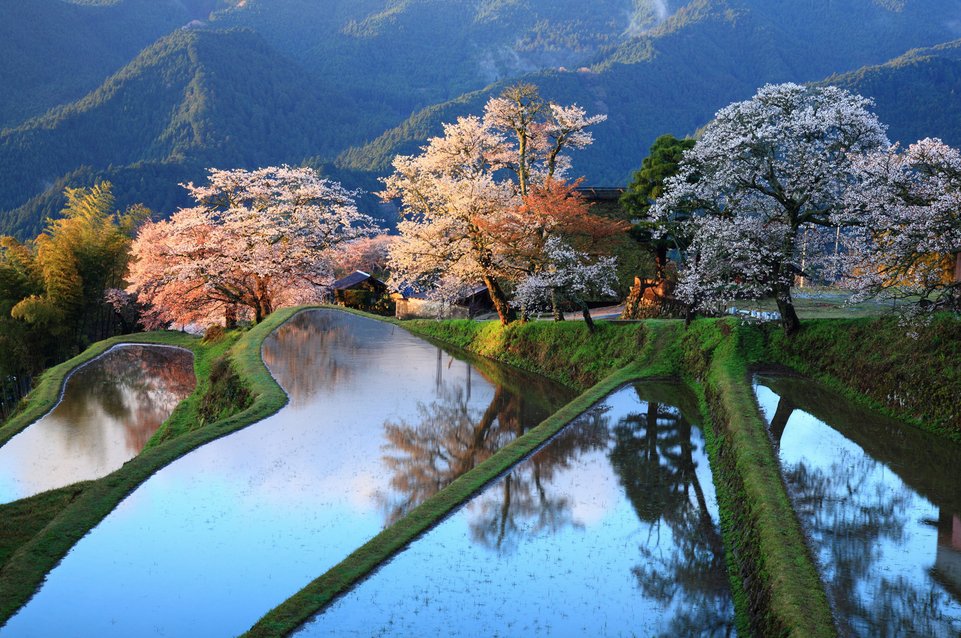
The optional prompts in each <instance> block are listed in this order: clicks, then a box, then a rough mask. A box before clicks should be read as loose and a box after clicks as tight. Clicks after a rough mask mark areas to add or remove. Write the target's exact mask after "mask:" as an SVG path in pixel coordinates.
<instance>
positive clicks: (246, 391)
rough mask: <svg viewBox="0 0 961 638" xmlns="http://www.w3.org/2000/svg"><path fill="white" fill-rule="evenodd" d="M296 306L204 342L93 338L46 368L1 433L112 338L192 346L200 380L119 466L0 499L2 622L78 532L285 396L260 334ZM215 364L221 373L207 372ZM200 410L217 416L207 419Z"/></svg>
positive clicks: (38, 412)
mask: <svg viewBox="0 0 961 638" xmlns="http://www.w3.org/2000/svg"><path fill="white" fill-rule="evenodd" d="M295 312H296V309H284V310H281V311H278V312H276V313H274V314H273V315H271V316H270V317H269V318H268V319H267V320H265V321H264V322H262V323H261V324H259V325H257V326H255V327H253V328H252V329H250V330H249V331H247V332H244V333H242V334H228V335H226V336H225V337H224V338H223V339H222V340H220V341H217V342H215V343H207V344H205V343H202V342H201V341H200V340H199V339H196V338H193V337H189V336H187V335H182V334H179V333H154V334H146V335H137V336H126V337H118V338H115V339H111V340H108V341H105V342H100V343H97V344H95V345H94V346H92V347H91V348H89V349H88V350H87V351H85V352H84V353H83V354H82V355H80V356H79V357H76V358H74V359H71V360H70V361H68V362H66V363H64V364H61V365H60V366H57V367H56V368H51V369H50V370H49V371H47V372H46V373H44V375H43V378H42V379H41V380H40V382H39V383H38V385H37V388H36V389H35V390H34V391H33V392H32V393H31V394H30V395H29V396H28V397H27V400H26V402H25V405H24V407H23V409H22V411H21V412H19V413H18V414H17V415H16V416H15V417H14V418H13V419H11V420H10V421H8V422H7V423H6V424H5V425H4V426H3V427H2V428H0V435H3V436H5V438H4V439H2V440H6V439H8V438H9V437H10V436H13V434H14V433H15V432H17V431H20V430H22V429H23V428H24V427H27V426H28V425H29V424H30V423H32V422H33V421H34V420H36V419H37V418H39V417H40V416H42V415H43V414H45V413H46V412H47V411H49V410H50V409H51V408H52V407H53V405H54V404H55V403H56V401H57V399H58V397H59V395H60V388H61V386H62V384H63V382H64V379H65V378H66V376H67V375H68V374H69V372H70V370H72V369H75V368H76V367H77V366H78V365H81V364H82V363H84V362H86V361H89V360H90V359H93V358H94V357H96V356H98V355H99V354H102V353H103V352H105V351H106V350H107V349H109V348H110V347H111V346H113V345H115V344H117V343H127V342H138V343H163V344H166V345H179V346H182V347H186V348H189V349H191V350H192V351H193V352H194V354H195V357H194V370H195V373H196V375H197V379H198V383H197V387H196V388H195V390H194V392H193V393H192V394H191V395H190V397H188V399H187V400H185V401H184V402H183V403H181V405H180V406H178V408H177V409H176V410H175V411H174V412H173V414H172V415H171V416H170V418H169V419H168V420H167V422H165V423H164V424H163V425H162V426H161V428H160V429H159V430H158V431H157V433H156V434H155V435H154V437H153V438H152V440H151V441H150V442H149V443H148V445H147V447H146V448H145V449H144V450H143V451H142V452H141V453H140V454H139V455H138V456H136V457H134V458H133V459H132V460H130V461H129V462H127V463H126V464H125V465H124V466H123V467H122V468H120V469H119V470H117V471H115V472H113V473H111V474H109V475H107V476H105V477H103V478H101V479H98V480H96V481H87V482H85V483H78V484H75V485H71V486H68V487H66V488H62V489H60V490H54V491H51V492H46V493H44V494H39V495H37V496H35V497H32V498H29V499H23V500H22V501H17V502H15V503H11V504H8V505H4V506H0V560H2V563H0V624H2V623H3V622H5V621H6V620H7V619H8V618H9V617H10V616H12V615H13V614H14V613H15V612H16V610H17V609H19V607H20V606H21V605H23V604H24V603H25V602H26V601H27V600H28V599H29V598H30V596H32V595H33V593H34V591H36V589H37V588H38V587H39V586H40V583H41V582H42V581H43V578H44V575H45V574H46V573H47V572H48V571H50V570H51V569H52V568H53V567H54V566H55V565H56V564H57V563H58V562H59V561H60V560H61V559H62V558H63V557H64V556H65V555H66V553H67V552H68V551H69V550H70V548H71V547H72V546H73V545H74V544H75V543H76V542H77V541H78V540H80V538H82V537H83V536H84V535H85V534H86V533H87V532H88V531H90V530H91V529H92V528H93V527H94V526H95V525H97V523H99V522H100V521H101V520H103V518H104V517H105V516H106V515H107V514H109V513H110V512H111V511H112V510H113V509H114V508H115V507H116V506H117V504H118V503H120V501H121V500H123V498H124V497H125V496H127V495H128V494H129V493H130V492H132V491H133V490H134V489H136V488H137V486H139V485H140V484H141V483H143V482H144V481H145V480H147V478H149V477H150V476H151V475H152V474H153V473H154V472H156V471H157V470H159V469H160V468H162V467H164V466H165V465H168V464H169V463H171V462H172V461H174V460H175V459H177V458H179V457H181V456H183V455H184V454H186V453H188V452H190V451H191V450H194V449H196V448H198V447H200V446H201V445H204V444H205V443H208V442H210V441H212V440H214V439H217V438H219V437H222V436H224V435H226V434H229V433H231V432H234V431H236V430H238V429H240V428H243V427H245V426H247V425H250V424H251V423H255V422H257V421H260V420H261V419H263V418H265V417H267V416H269V415H271V414H273V413H274V412H276V411H277V410H279V409H280V408H281V407H283V406H284V404H286V402H287V395H286V394H285V393H284V392H283V390H282V389H281V388H280V386H278V385H277V383H276V382H275V381H274V380H273V377H271V376H270V372H269V371H268V370H267V368H266V366H265V365H264V363H263V360H262V359H261V356H260V349H261V345H262V343H263V340H264V338H266V336H267V335H269V334H270V333H271V332H273V331H274V329H276V328H277V327H278V326H280V325H281V324H283V323H284V322H285V321H286V320H287V319H289V318H290V317H291V316H292V315H293V314H294V313H295ZM217 370H219V371H220V376H219V377H218V376H217V375H213V376H212V375H211V373H212V372H213V371H217ZM223 391H226V392H231V393H233V395H232V396H233V397H234V398H240V399H241V403H240V405H233V406H231V405H229V402H226V401H224V400H223V398H222V397H218V396H217V394H218V393H219V392H223ZM244 397H246V398H244ZM245 404H246V407H243V406H244V405H245ZM204 410H207V413H208V414H212V415H215V416H216V417H218V420H216V421H213V422H210V421H209V420H205V419H204V417H203V414H204ZM219 417H222V418H219Z"/></svg>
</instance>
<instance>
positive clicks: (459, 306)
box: [391, 284, 493, 319]
mask: <svg viewBox="0 0 961 638" xmlns="http://www.w3.org/2000/svg"><path fill="white" fill-rule="evenodd" d="M391 299H393V301H394V304H395V307H396V312H395V316H396V317H397V318H398V319H467V318H472V317H476V316H477V315H479V314H482V313H485V312H490V311H491V310H493V304H492V303H491V300H490V295H489V294H487V286H485V285H483V284H477V285H476V286H473V287H471V288H469V289H467V290H466V291H464V293H463V294H462V295H461V296H460V297H458V298H457V299H456V300H455V301H454V302H453V303H451V302H447V301H438V300H436V299H430V298H428V296H427V294H426V293H425V292H423V291H419V290H416V289H415V288H413V287H412V286H404V287H402V288H401V289H400V290H398V291H396V292H394V293H393V294H391Z"/></svg>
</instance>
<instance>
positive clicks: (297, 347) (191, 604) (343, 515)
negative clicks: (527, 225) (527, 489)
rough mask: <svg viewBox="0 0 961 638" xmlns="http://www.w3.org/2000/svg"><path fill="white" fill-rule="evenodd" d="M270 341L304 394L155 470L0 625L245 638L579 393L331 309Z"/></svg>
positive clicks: (41, 630)
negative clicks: (249, 630)
mask: <svg viewBox="0 0 961 638" xmlns="http://www.w3.org/2000/svg"><path fill="white" fill-rule="evenodd" d="M263 355H264V360H265V361H266V363H267V365H268V367H269V368H270V370H271V372H272V373H273V374H274V376H275V378H276V379H277V380H278V382H279V383H280V384H281V386H283V388H284V389H285V390H286V392H287V393H288V395H289V396H290V403H289V404H288V405H287V406H286V407H285V408H284V409H282V410H281V411H280V412H278V413H277V414H276V415H274V416H272V417H270V418H267V419H265V420H263V421H261V422H259V423H257V424H254V425H252V426H250V427H248V428H246V429H244V430H241V431H239V432H236V433H234V434H232V435H230V436H227V437H225V438H223V439H219V440H217V441H214V442H212V443H210V444H208V445H206V446H204V447H202V448H199V449H198V450H195V451H194V452H192V453H190V454H188V455H187V456H185V457H183V458H182V459H180V460H178V461H176V462H174V463H172V464H171V465H169V466H167V467H166V468H164V469H163V470H161V471H159V472H158V473H157V474H155V475H154V476H153V477H151V478H150V479H149V480H148V481H147V482H145V483H144V484H143V485H142V486H141V487H140V488H138V489H137V490H136V491H135V492H134V493H133V494H131V495H130V496H129V497H128V498H127V499H125V500H124V501H123V502H122V503H121V504H120V505H119V506H118V507H117V509H116V510H114V512H112V513H111V514H110V515H109V516H108V517H107V518H106V519H104V521H103V522H102V523H101V524H100V525H98V526H97V527H96V528H95V529H94V530H93V531H92V532H91V533H90V534H88V535H87V536H86V537H85V538H83V539H82V540H81V541H80V542H79V543H77V545H76V546H75V547H74V548H73V550H71V552H70V553H69V554H68V555H67V557H66V558H65V559H64V560H63V562H62V563H61V564H60V565H59V566H58V567H57V568H55V569H54V570H53V571H52V572H51V573H50V574H49V575H48V577H47V580H46V582H45V583H44V585H43V586H42V588H41V589H40V591H39V592H38V593H37V594H36V596H34V598H33V599H32V600H31V601H30V602H29V603H28V604H27V605H26V606H25V607H24V608H22V609H21V610H20V612H19V613H18V614H17V615H16V616H14V617H13V618H12V619H11V620H10V621H9V622H8V623H7V624H6V626H4V627H3V628H2V629H0V636H18V637H20V636H44V637H46V636H56V635H63V634H64V631H65V628H69V632H68V633H69V634H70V635H72V636H98V637H103V636H145V635H157V636H160V635H169V636H205V637H208V636H235V635H238V634H240V633H242V632H243V631H245V630H246V629H247V628H249V627H250V626H251V625H252V624H253V623H254V622H255V621H256V620H257V619H258V618H260V617H261V616H262V615H263V614H264V613H266V612H267V611H269V610H270V609H271V608H273V607H274V606H276V605H277V604H279V603H281V602H282V601H283V600H285V599H286V598H287V597H289V596H290V595H292V594H294V593H295V592H296V591H298V590H299V589H300V588H301V587H303V586H304V585H306V584H307V583H308V582H309V581H310V580H312V579H313V578H314V577H316V576H318V575H320V574H321V573H323V572H324V571H326V570H327V569H329V568H330V567H332V566H333V565H334V564H336V563H337V562H339V561H340V560H342V559H343V558H344V557H346V556H347V555H348V554H349V553H350V552H352V551H353V550H354V549H356V548H357V547H359V546H360V545H361V544H362V543H364V542H365V541H366V540H368V539H369V538H371V537H372V536H374V535H375V534H376V533H377V532H379V531H380V530H381V529H383V528H384V527H385V526H386V525H388V524H390V523H391V522H393V521H394V520H396V519H397V518H399V517H401V516H403V515H404V514H405V513H406V512H407V511H409V510H410V509H411V508H412V507H414V506H416V505H417V504H418V503H420V502H421V501H423V500H424V499H425V498H427V497H429V496H430V495H432V494H433V493H435V492H437V491H438V490H440V489H442V488H443V487H444V486H445V485H447V484H448V483H449V482H450V481H452V480H453V479H454V478H456V477H457V476H459V475H460V474H462V473H463V472H465V471H467V470H469V469H470V468H471V467H473V466H474V465H476V464H477V463H479V462H481V461H482V460H484V459H485V458H487V457H488V456H490V455H491V454H492V453H493V452H494V451H495V450H497V449H498V448H499V447H501V446H503V445H504V444H506V443H508V442H509V441H511V440H513V439H514V438H516V437H517V436H518V435H519V434H520V433H522V432H523V431H525V430H526V429H528V428H529V427H531V426H533V425H536V424H537V423H539V422H540V421H541V420H543V419H544V418H546V417H547V416H548V415H550V414H551V413H553V412H554V411H556V409H557V408H558V407H560V406H561V405H563V404H564V403H566V402H567V401H569V400H570V398H571V395H572V393H571V392H570V391H568V390H566V389H564V388H563V387H561V386H558V385H556V384H553V383H551V382H549V381H546V380H544V379H541V378H539V377H535V376H532V375H527V374H524V373H522V372H519V371H517V370H514V369H508V368H506V367H503V366H499V365H497V364H494V363H492V362H490V361H487V360H471V361H465V360H463V359H460V358H457V357H452V356H451V355H449V354H447V353H445V352H443V351H441V350H439V349H438V348H437V347H435V346H432V345H430V344H428V343H427V342H425V341H423V340H421V339H418V338H416V337H413V336H412V335H410V334H409V333H407V332H406V331H404V330H402V329H400V328H396V327H395V326H393V325H391V324H386V323H383V322H379V321H374V320H370V319H365V318H362V317H357V316H354V315H350V314H346V313H342V312H336V311H329V310H321V311H310V312H305V313H301V314H299V315H297V316H296V317H295V318H294V319H293V320H291V321H290V322H288V323H287V324H285V325H284V326H283V327H281V328H280V329H278V330H277V331H276V332H275V333H274V335H272V336H271V337H270V338H269V339H268V340H267V341H266V342H265V344H264V350H263Z"/></svg>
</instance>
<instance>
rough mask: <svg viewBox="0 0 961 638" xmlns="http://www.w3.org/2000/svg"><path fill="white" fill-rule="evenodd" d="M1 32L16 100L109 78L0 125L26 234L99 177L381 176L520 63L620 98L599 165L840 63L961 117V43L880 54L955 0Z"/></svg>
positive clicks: (914, 40)
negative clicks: (273, 169) (768, 86)
mask: <svg viewBox="0 0 961 638" xmlns="http://www.w3.org/2000/svg"><path fill="white" fill-rule="evenodd" d="M211 10H214V12H213V13H212V14H211V13H210V12H211ZM91 16H98V19H93V18H92V17H91ZM197 16H201V17H204V16H207V17H208V19H207V23H208V24H209V26H205V25H204V24H203V23H200V24H197V23H192V26H191V28H190V29H180V28H179V25H181V24H183V23H184V22H185V21H186V20H188V19H195V18H196V17H197ZM32 25H37V29H39V30H40V31H39V32H38V33H35V34H32V35H31V33H30V31H31V30H32V29H33V26H32ZM157 33H160V34H164V33H166V35H162V37H161V38H160V39H159V40H156V41H155V42H154V43H153V44H151V45H150V46H148V47H147V48H146V49H143V50H142V51H141V50H140V48H139V47H141V46H142V44H141V43H142V41H144V40H145V39H146V38H147V37H148V36H150V37H154V35H156V34H157ZM0 35H6V36H7V39H6V40H4V39H3V38H0V51H2V52H4V53H5V55H4V56H0V88H2V89H3V91H0V117H3V115H2V114H3V113H7V114H8V117H10V118H14V119H16V117H19V116H15V115H9V114H11V113H14V112H17V113H20V115H25V114H27V113H28V112H29V111H30V110H31V109H36V108H38V106H37V105H38V104H41V103H49V102H51V101H52V102H57V101H59V100H60V97H56V96H55V95H54V94H56V95H57V96H62V95H65V94H66V93H69V92H70V91H78V90H80V88H79V87H81V86H86V85H88V84H90V83H94V85H95V87H96V88H93V89H92V90H90V92H88V93H87V94H86V95H85V96H84V97H81V98H79V99H76V101H74V102H71V103H68V104H65V105H63V106H59V107H56V108H54V109H52V110H49V111H46V112H45V113H44V114H42V115H40V116H36V117H34V118H33V119H29V120H26V121H23V122H21V123H20V124H19V125H18V126H16V127H11V128H8V129H6V130H3V131H2V132H0V166H2V167H3V169H4V179H3V180H2V182H0V232H13V233H16V234H17V235H19V236H21V237H26V236H30V235H32V234H34V233H35V232H36V231H37V230H38V229H39V228H40V227H41V226H42V223H43V221H42V220H43V219H44V217H45V216H46V215H48V214H50V213H52V212H55V211H57V210H59V208H60V206H61V204H62V198H61V191H62V189H63V187H64V186H68V185H70V186H83V185H90V184H91V183H93V181H95V180H97V179H110V180H111V181H112V182H114V190H115V192H116V193H117V194H118V201H119V203H120V204H121V205H123V204H126V203H131V202H136V201H143V202H144V203H146V204H147V205H148V206H151V207H152V208H155V209H156V210H158V212H161V213H169V212H171V211H172V210H174V209H175V208H176V206H178V205H181V204H183V203H186V202H185V201H184V199H183V191H182V189H180V188H179V186H177V182H180V181H185V180H199V179H202V177H203V173H204V168H205V167H233V166H238V167H253V166H257V165H264V164H267V163H280V162H288V163H295V164H297V163H301V162H303V161H308V162H309V163H310V164H311V165H314V166H317V167H319V168H321V169H322V170H324V172H326V173H327V174H329V175H331V176H332V177H334V178H338V179H341V180H343V181H344V182H345V183H346V184H347V185H348V186H350V187H361V188H366V189H368V190H369V189H373V188H376V186H377V182H376V176H377V175H382V174H383V173H384V172H386V171H387V170H388V167H389V164H390V161H391V159H392V158H393V156H394V155H395V154H397V153H407V152H411V151H414V150H416V149H417V147H418V146H420V145H421V144H423V143H424V141H425V140H426V139H427V138H428V137H429V136H431V135H434V134H437V133H438V132H439V131H440V125H441V123H442V122H447V121H452V120H453V119H455V118H456V117H457V116H458V115H462V114H466V113H471V112H473V113H476V112H479V111H480V110H481V108H482V106H483V104H484V102H485V101H486V100H487V98H488V97H489V96H490V95H492V94H494V93H497V92H499V91H500V90H501V89H502V88H503V87H504V86H506V85H507V84H510V83H513V82H516V81H517V80H518V79H524V80H527V81H531V82H534V83H536V84H538V85H540V87H541V90H542V94H543V95H544V96H545V97H547V98H550V99H553V100H556V101H558V102H561V103H571V102H576V103H578V104H580V105H582V106H584V107H585V108H587V109H588V110H589V111H590V112H594V113H605V114H607V115H608V118H609V119H608V121H607V122H605V123H603V124H601V125H599V126H598V127H597V128H596V130H595V137H596V140H597V142H596V143H595V145H594V146H593V147H591V148H589V149H587V150H585V151H583V152H580V153H578V154H577V155H576V157H575V171H576V173H577V174H579V175H580V174H583V175H586V177H587V179H588V182H589V183H593V184H621V183H626V180H627V179H628V176H629V175H630V173H631V172H632V171H633V170H634V169H635V168H636V167H637V166H638V165H639V164H640V161H641V158H642V157H643V156H644V154H645V152H646V149H647V148H648V147H649V146H650V144H651V143H652V141H653V140H654V139H655V138H656V137H657V136H658V135H661V134H663V133H673V134H675V135H678V136H681V135H685V134H689V133H691V132H693V131H695V130H697V129H698V128H699V127H701V126H703V125H704V123H705V122H707V121H709V120H710V118H711V117H712V116H713V114H714V113H715V112H716V111H717V110H718V109H720V108H721V107H723V106H725V105H727V104H729V103H730V102H732V101H735V100H740V99H745V98H748V97H750V96H751V95H752V94H753V93H754V92H755V91H756V89H757V87H758V86H760V85H762V84H764V83H766V82H783V81H796V82H811V81H820V80H822V79H823V78H825V77H828V76H831V77H832V80H831V81H835V82H837V83H840V84H842V85H845V86H848V87H849V88H852V89H854V90H858V91H860V92H864V93H866V94H868V95H872V96H874V97H876V99H877V101H878V111H879V113H880V114H881V116H882V118H883V119H885V120H886V121H887V122H889V123H890V124H891V131H892V136H893V137H897V138H902V139H911V140H913V139H916V138H918V137H922V136H924V135H939V136H941V137H944V138H945V139H946V140H948V141H951V140H953V139H957V137H952V135H954V133H953V131H955V130H956V129H957V126H958V125H957V124H956V122H958V121H959V118H957V117H956V115H955V114H956V113H957V106H956V104H957V103H958V101H957V100H952V99H951V98H952V96H953V95H955V94H953V93H951V90H953V89H951V87H953V86H954V85H955V84H956V83H957V76H958V73H957V65H958V61H957V56H955V55H954V54H953V53H951V52H952V51H954V50H955V49H956V47H954V48H952V47H951V46H947V45H946V46H945V47H941V48H937V49H930V48H928V49H924V50H923V51H922V52H914V53H912V54H910V55H907V56H903V57H902V58H899V59H898V60H895V61H894V62H891V63H889V64H885V62H886V61H887V60H890V59H892V58H894V57H895V56H898V55H901V54H902V53H903V52H904V51H906V50H909V49H912V48H918V47H931V46H932V45H937V44H939V43H942V42H948V41H953V40H955V39H957V38H958V37H961V3H958V2H957V0H805V2H787V1H783V2H782V1H779V2H771V1H770V0H686V1H684V2H682V1H681V0H673V1H672V0H667V1H666V2H665V1H664V0H599V1H598V2H592V3H584V2H579V1H575V0H552V1H550V2H548V1H547V0H328V1H325V2H317V1H315V0H242V1H241V0H75V1H74V2H67V1H65V0H31V1H30V2H19V1H14V0H0ZM18 38H19V39H18ZM18 43H19V44H18ZM44 47H48V48H47V49H44ZM41 49H43V50H41ZM126 55H129V57H128V58H127V59H128V60H132V61H129V62H128V63H127V64H126V65H125V66H122V68H120V65H121V64H122V63H121V62H120V58H121V57H122V56H126ZM64 60H67V62H64ZM18 65H19V66H18ZM110 65H116V66H117V68H119V70H117V71H116V72H115V73H114V74H113V75H111V76H109V77H106V75H104V74H105V73H107V72H108V67H110ZM870 65H881V66H870ZM860 67H865V68H864V69H862V70H861V71H858V72H855V73H850V74H848V75H841V76H832V74H835V73H838V72H843V71H850V70H851V69H857V68H860ZM98 74H99V75H98ZM98 77H99V78H100V79H99V80H98V79H97V78H98ZM65 78H66V79H65ZM945 87H948V88H947V89H946V88H945ZM371 206H373V203H371Z"/></svg>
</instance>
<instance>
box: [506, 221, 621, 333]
mask: <svg viewBox="0 0 961 638" xmlns="http://www.w3.org/2000/svg"><path fill="white" fill-rule="evenodd" d="M545 253H546V255H547V258H548V263H547V265H546V267H545V268H543V269H541V270H540V271H538V272H536V273H534V274H531V275H529V276H528V277H526V278H525V279H524V280H523V281H521V282H520V284H518V286H517V299H518V301H519V302H520V303H521V304H523V305H524V306H525V307H527V308H531V309H536V308H548V307H554V305H555V303H556V302H557V300H558V299H559V300H561V301H569V302H571V303H573V304H574V305H576V306H577V307H578V308H580V309H581V314H582V315H583V317H584V320H585V321H586V322H587V326H588V328H589V329H590V330H591V332H593V331H594V322H593V321H592V320H591V313H590V311H589V310H588V308H587V301H588V300H589V299H592V298H597V297H598V296H603V297H613V296H615V295H616V293H615V292H614V285H615V284H616V283H617V263H616V260H615V258H613V257H600V258H593V257H591V256H590V255H588V254H587V253H584V252H581V251H578V250H575V249H574V248H572V247H571V246H570V245H568V244H567V243H565V242H564V241H563V240H561V239H560V238H558V237H550V238H549V239H548V240H547V245H546V250H545Z"/></svg>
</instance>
